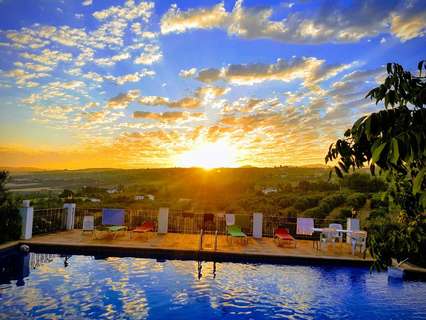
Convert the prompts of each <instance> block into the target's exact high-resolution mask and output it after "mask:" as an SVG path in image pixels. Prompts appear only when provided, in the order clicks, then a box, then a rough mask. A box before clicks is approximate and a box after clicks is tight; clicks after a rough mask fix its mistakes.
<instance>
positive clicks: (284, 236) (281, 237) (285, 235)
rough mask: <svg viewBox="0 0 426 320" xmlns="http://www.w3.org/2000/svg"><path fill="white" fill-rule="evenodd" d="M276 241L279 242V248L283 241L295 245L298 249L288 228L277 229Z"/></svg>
mask: <svg viewBox="0 0 426 320" xmlns="http://www.w3.org/2000/svg"><path fill="white" fill-rule="evenodd" d="M274 240H278V246H279V245H280V241H283V242H284V243H294V247H295V248H296V239H294V238H293V237H292V236H291V234H290V232H289V231H288V229H287V228H277V229H276V230H275V233H274Z"/></svg>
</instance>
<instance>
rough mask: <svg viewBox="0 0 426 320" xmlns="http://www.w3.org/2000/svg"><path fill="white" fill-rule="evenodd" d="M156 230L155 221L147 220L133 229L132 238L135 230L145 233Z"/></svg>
mask: <svg viewBox="0 0 426 320" xmlns="http://www.w3.org/2000/svg"><path fill="white" fill-rule="evenodd" d="M154 231H155V224H154V222H152V221H145V222H144V223H142V224H141V225H140V226H139V227H136V228H135V229H133V230H131V233H130V238H132V236H133V233H134V232H136V233H141V234H145V233H147V232H154Z"/></svg>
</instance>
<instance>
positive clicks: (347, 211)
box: [339, 208, 352, 219]
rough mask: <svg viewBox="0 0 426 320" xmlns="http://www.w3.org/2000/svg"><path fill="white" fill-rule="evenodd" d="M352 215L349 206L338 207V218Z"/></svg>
mask: <svg viewBox="0 0 426 320" xmlns="http://www.w3.org/2000/svg"><path fill="white" fill-rule="evenodd" d="M350 217H352V210H351V209H349V208H342V209H340V214H339V218H341V219H346V218H350Z"/></svg>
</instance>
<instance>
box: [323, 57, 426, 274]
mask: <svg viewBox="0 0 426 320" xmlns="http://www.w3.org/2000/svg"><path fill="white" fill-rule="evenodd" d="M423 69H424V70H423ZM418 70H419V76H414V75H412V74H411V73H410V72H409V71H405V70H404V69H403V67H402V66H401V65H399V64H396V63H388V64H387V73H388V76H387V78H386V79H385V81H384V82H383V83H382V84H381V85H380V86H378V87H376V88H374V89H373V90H371V91H370V92H368V94H367V96H366V98H371V99H372V100H375V102H376V104H378V103H379V102H383V103H384V110H381V111H379V112H374V113H371V114H370V115H366V116H363V117H361V118H360V119H358V120H357V121H356V122H355V123H354V125H353V126H352V128H351V129H348V130H346V132H345V134H344V138H343V139H338V140H337V141H336V142H335V143H332V144H331V145H330V148H329V150H328V153H327V155H326V157H325V162H326V163H327V162H329V161H336V162H337V166H335V167H334V170H335V172H336V174H337V175H338V176H339V177H341V178H342V177H343V173H348V172H349V170H350V169H353V170H355V169H357V168H361V167H364V166H366V165H369V166H370V171H371V174H372V175H375V172H376V169H378V170H379V171H380V173H381V175H383V176H384V177H385V179H386V180H387V182H388V185H389V186H388V190H387V192H386V193H385V195H386V197H387V198H388V200H389V201H390V203H391V204H393V205H396V206H397V207H398V208H400V215H399V223H398V224H397V225H392V226H388V227H386V226H385V227H380V226H376V227H374V228H371V231H372V232H369V235H370V236H369V245H370V252H371V253H372V255H373V257H374V258H376V261H377V263H376V267H378V268H384V267H386V266H387V265H389V264H390V263H391V258H392V257H396V258H397V259H398V260H400V259H402V258H405V257H412V258H413V259H415V260H416V261H420V262H421V263H426V257H425V255H426V253H425V252H424V245H425V244H426V235H425V231H426V218H425V214H424V211H425V208H426V192H425V186H426V179H425V173H426V168H425V164H426V109H425V104H426V78H425V77H424V76H422V72H425V71H426V60H424V61H420V62H419V64H418ZM330 173H331V172H330ZM383 232H388V233H389V234H388V236H387V235H386V234H384V233H383ZM379 233H380V235H379ZM422 246H423V247H422Z"/></svg>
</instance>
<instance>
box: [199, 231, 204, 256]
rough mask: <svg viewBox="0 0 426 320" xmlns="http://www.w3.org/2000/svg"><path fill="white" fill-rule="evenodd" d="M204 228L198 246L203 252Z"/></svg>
mask: <svg viewBox="0 0 426 320" xmlns="http://www.w3.org/2000/svg"><path fill="white" fill-rule="evenodd" d="M203 235H204V234H203V229H201V231H200V243H199V246H198V252H201V251H202V250H203Z"/></svg>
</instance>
